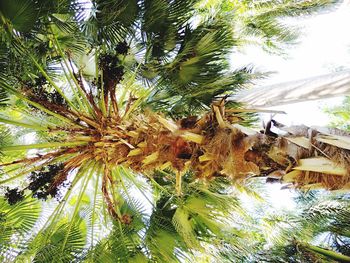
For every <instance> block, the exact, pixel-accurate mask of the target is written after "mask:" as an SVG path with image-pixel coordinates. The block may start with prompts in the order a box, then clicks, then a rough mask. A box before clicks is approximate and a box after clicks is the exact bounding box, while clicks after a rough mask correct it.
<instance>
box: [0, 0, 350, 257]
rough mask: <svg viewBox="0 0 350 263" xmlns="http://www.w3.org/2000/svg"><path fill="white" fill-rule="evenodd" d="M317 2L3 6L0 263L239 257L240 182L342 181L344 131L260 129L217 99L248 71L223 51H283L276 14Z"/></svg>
mask: <svg viewBox="0 0 350 263" xmlns="http://www.w3.org/2000/svg"><path fill="white" fill-rule="evenodd" d="M328 4H330V2H329V1H298V2H295V1H278V2H275V1H265V2H262V3H260V4H256V3H255V2H254V1H237V2H236V1H232V2H230V4H227V1H223V2H221V1H213V2H211V3H208V2H201V1H193V0H185V1H183V0H182V1H164V0H145V1H123V0H120V1H115V0H113V1H111V0H94V1H87V2H83V1H73V0H72V1H69V0H60V1H51V2H50V1H49V2H48V1H38V0H36V1H34V0H16V1H7V2H1V3H0V18H1V24H2V27H1V31H0V34H1V42H0V63H1V65H2V66H3V67H2V68H1V71H0V87H1V92H0V106H1V107H2V108H1V115H0V121H1V122H2V123H3V124H4V125H3V126H1V131H2V133H1V135H0V152H1V168H2V171H1V177H0V178H1V179H0V180H1V181H0V184H1V186H2V187H3V188H2V191H3V196H4V198H3V199H2V200H1V203H0V211H1V214H0V216H1V217H0V219H1V226H0V227H1V236H0V244H1V252H0V256H1V257H2V260H3V261H13V260H16V261H34V262H56V261H57V262H71V261H91V262H106V261H111V262H116V261H121V262H145V261H156V262H164V261H170V262H177V261H189V262H191V261H193V259H194V257H197V256H203V258H205V257H206V256H208V257H210V256H211V257H215V258H219V257H220V258H222V260H223V261H224V260H227V261H232V260H237V261H238V260H243V259H245V260H248V261H249V258H250V257H251V252H252V251H253V248H254V247H255V246H256V243H257V242H256V240H257V238H258V236H259V235H260V234H259V233H258V231H257V230H256V231H255V229H254V228H252V225H253V224H254V218H253V217H252V216H251V215H249V214H247V213H246V212H245V211H244V209H243V208H242V206H241V205H240V201H239V199H238V197H237V195H236V194H235V193H236V191H238V190H237V189H240V190H241V191H245V192H249V193H250V194H251V195H253V194H254V191H253V189H251V188H248V187H247V186H244V185H243V184H242V182H243V180H244V179H246V178H247V176H249V177H250V176H252V174H253V173H254V174H255V175H261V176H269V178H272V176H274V177H273V178H275V177H276V175H279V176H278V179H281V176H282V175H284V176H283V180H284V181H286V182H291V183H294V184H295V185H296V186H297V187H301V188H302V187H309V188H310V187H323V188H329V189H338V188H344V187H347V186H348V185H347V183H348V181H349V179H348V170H347V169H348V167H349V158H348V156H349V155H348V154H349V153H348V151H349V148H348V140H349V138H348V137H347V136H345V134H342V135H339V134H336V135H333V133H334V132H333V131H331V132H328V131H315V132H314V133H313V134H312V136H310V138H309V139H310V140H307V139H306V138H305V136H307V134H308V130H307V129H306V130H305V129H304V130H303V129H300V127H299V129H297V131H293V130H290V129H287V128H285V127H284V128H283V129H285V130H287V132H289V133H290V134H292V137H291V138H287V139H285V138H282V137H278V136H277V134H275V133H273V132H271V131H270V128H268V127H266V129H265V130H263V131H262V133H259V132H255V131H253V130H251V129H249V128H247V127H244V126H242V125H247V124H249V123H251V121H252V116H254V112H255V111H254V110H244V109H240V108H239V107H238V106H239V105H237V104H236V103H233V102H229V103H226V104H225V97H226V96H227V95H229V94H231V93H232V92H234V91H235V90H237V89H240V88H243V87H245V86H246V85H247V84H249V83H251V81H252V80H253V79H255V78H257V77H259V76H260V74H256V73H253V70H252V69H251V68H248V67H247V68H243V69H240V70H236V71H232V70H231V69H230V67H229V64H228V61H227V56H228V54H230V52H231V50H232V48H235V47H239V46H240V45H242V44H245V43H247V42H252V40H254V41H258V43H262V45H264V47H266V48H268V49H270V48H272V47H276V46H277V45H278V44H279V43H280V44H285V41H287V40H288V41H289V40H292V39H294V37H295V35H294V33H292V32H291V31H290V30H288V31H285V30H284V29H283V30H282V26H281V24H280V22H279V19H280V18H281V17H285V16H291V15H293V16H294V15H302V14H308V13H310V12H314V11H317V10H319V9H320V8H323V7H324V6H326V5H328ZM232 16H233V17H234V19H233V20H231V19H230V17H232ZM271 123H272V124H274V125H275V126H276V127H279V128H281V129H282V126H281V124H278V123H276V122H271ZM271 123H270V124H269V125H271ZM276 137H278V138H276ZM25 139H27V141H26V140H25ZM28 141H29V143H28ZM335 141H336V142H335ZM24 142H25V143H27V144H24ZM283 145H284V146H283ZM286 145H288V147H285V146H286ZM313 147H314V148H315V149H316V150H315V149H314V148H313ZM320 153H322V155H324V157H323V158H316V159H310V158H309V157H313V156H315V155H320ZM329 156H333V158H331V157H329ZM315 162H316V165H315ZM320 163H321V164H323V165H324V167H325V168H322V169H321V170H320V169H319V164H320ZM335 164H337V165H338V166H339V165H340V166H339V167H338V166H336V165H335ZM292 168H296V169H295V170H292ZM326 168H330V170H329V169H328V170H326ZM315 169H316V170H315ZM253 177H254V176H253ZM310 184H311V186H310ZM43 201H46V202H43ZM232 222H234V223H232ZM225 258H226V259H225Z"/></svg>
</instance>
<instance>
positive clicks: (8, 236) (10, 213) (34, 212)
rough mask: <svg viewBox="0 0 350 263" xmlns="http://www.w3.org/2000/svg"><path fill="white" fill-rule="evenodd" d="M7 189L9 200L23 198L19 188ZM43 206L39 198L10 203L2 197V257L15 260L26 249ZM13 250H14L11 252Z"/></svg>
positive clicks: (0, 218) (0, 249)
mask: <svg viewBox="0 0 350 263" xmlns="http://www.w3.org/2000/svg"><path fill="white" fill-rule="evenodd" d="M11 190H12V191H9V190H7V193H8V195H7V198H8V200H15V199H16V198H21V196H20V195H21V193H20V191H16V190H18V189H16V188H14V189H11ZM40 212H41V206H40V204H39V202H38V201H37V200H31V199H29V200H23V201H21V202H19V203H17V204H15V205H9V203H8V202H7V200H5V199H3V198H1V199H0V258H2V260H5V259H6V258H7V259H8V260H11V261H12V260H13V259H14V258H15V257H16V256H17V255H18V254H19V253H21V251H23V250H24V249H26V247H27V241H28V239H29V238H30V236H31V230H32V229H33V227H34V226H35V224H36V223H37V221H38V220H39V216H40ZM10 251H12V252H10Z"/></svg>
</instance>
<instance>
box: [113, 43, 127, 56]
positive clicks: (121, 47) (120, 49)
mask: <svg viewBox="0 0 350 263" xmlns="http://www.w3.org/2000/svg"><path fill="white" fill-rule="evenodd" d="M115 51H116V52H117V53H118V54H121V55H127V54H128V51H129V46H128V44H127V43H126V42H125V40H124V41H123V42H119V43H118V44H117V46H116V47H115Z"/></svg>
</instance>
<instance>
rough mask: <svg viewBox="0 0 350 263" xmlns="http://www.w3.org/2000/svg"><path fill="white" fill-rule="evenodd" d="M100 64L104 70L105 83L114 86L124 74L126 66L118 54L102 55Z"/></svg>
mask: <svg viewBox="0 0 350 263" xmlns="http://www.w3.org/2000/svg"><path fill="white" fill-rule="evenodd" d="M99 66H100V68H101V69H102V70H103V82H104V85H105V86H107V88H109V87H114V86H115V85H116V84H117V83H119V82H120V81H121V80H122V78H123V75H124V67H123V66H122V65H121V64H120V61H119V59H118V57H117V56H116V55H112V54H105V55H101V56H100V59H99Z"/></svg>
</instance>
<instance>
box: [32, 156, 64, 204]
mask: <svg viewBox="0 0 350 263" xmlns="http://www.w3.org/2000/svg"><path fill="white" fill-rule="evenodd" d="M63 168H64V165H63V164H62V163H61V164H51V165H48V166H47V167H45V168H43V169H42V170H41V171H37V172H32V173H31V174H30V176H29V180H30V181H31V183H30V184H29V186H28V189H29V190H31V191H32V192H33V197H35V198H38V199H42V200H46V199H47V197H48V196H49V195H50V196H52V197H57V196H58V192H59V191H58V187H59V186H61V185H57V186H55V187H51V184H52V182H53V181H54V179H55V176H56V175H58V174H59V173H60V172H61V171H62V170H63Z"/></svg>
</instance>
